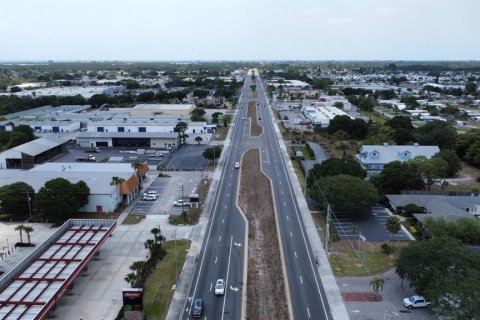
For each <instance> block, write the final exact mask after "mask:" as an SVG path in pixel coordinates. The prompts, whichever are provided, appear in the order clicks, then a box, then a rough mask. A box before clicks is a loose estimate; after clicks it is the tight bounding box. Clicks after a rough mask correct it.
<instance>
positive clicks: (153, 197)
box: [143, 194, 157, 201]
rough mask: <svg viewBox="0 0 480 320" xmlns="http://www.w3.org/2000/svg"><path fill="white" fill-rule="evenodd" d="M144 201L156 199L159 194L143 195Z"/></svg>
mask: <svg viewBox="0 0 480 320" xmlns="http://www.w3.org/2000/svg"><path fill="white" fill-rule="evenodd" d="M143 200H144V201H155V200H157V196H156V195H153V194H147V195H146V196H143Z"/></svg>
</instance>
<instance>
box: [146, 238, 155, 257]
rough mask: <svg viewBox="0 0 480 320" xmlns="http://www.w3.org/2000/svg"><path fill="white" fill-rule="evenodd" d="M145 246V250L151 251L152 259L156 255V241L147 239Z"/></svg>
mask: <svg viewBox="0 0 480 320" xmlns="http://www.w3.org/2000/svg"><path fill="white" fill-rule="evenodd" d="M144 245H145V249H148V250H149V251H150V257H152V256H153V255H154V253H155V247H156V245H155V241H154V240H152V239H147V241H145V243H144Z"/></svg>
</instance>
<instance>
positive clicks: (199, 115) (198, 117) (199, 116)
mask: <svg viewBox="0 0 480 320" xmlns="http://www.w3.org/2000/svg"><path fill="white" fill-rule="evenodd" d="M205 113H206V112H205V110H204V109H200V108H197V109H194V110H193V111H192V115H191V116H190V120H192V121H206V120H205V117H204V115H205Z"/></svg>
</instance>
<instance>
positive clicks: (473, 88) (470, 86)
mask: <svg viewBox="0 0 480 320" xmlns="http://www.w3.org/2000/svg"><path fill="white" fill-rule="evenodd" d="M10 90H11V89H10ZM476 93H477V84H476V83H475V82H468V83H467V84H466V85H465V94H476Z"/></svg>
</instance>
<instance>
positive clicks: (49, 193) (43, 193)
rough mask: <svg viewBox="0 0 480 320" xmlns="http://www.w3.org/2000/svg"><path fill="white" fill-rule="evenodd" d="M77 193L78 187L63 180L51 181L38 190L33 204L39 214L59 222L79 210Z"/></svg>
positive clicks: (79, 202) (79, 203)
mask: <svg viewBox="0 0 480 320" xmlns="http://www.w3.org/2000/svg"><path fill="white" fill-rule="evenodd" d="M77 191H78V186H77V187H76V186H75V184H72V183H71V182H70V181H68V180H66V179H64V178H56V179H52V180H49V181H47V182H45V185H44V186H43V187H42V188H40V190H39V191H38V194H37V197H36V200H35V202H36V205H37V207H38V208H39V209H40V211H41V212H43V213H45V214H47V215H48V216H49V217H51V218H52V219H53V220H54V221H56V222H61V221H64V220H66V219H68V217H69V216H70V215H71V214H74V213H77V212H78V209H80V205H81V201H80V200H81V199H79V197H78V195H77Z"/></svg>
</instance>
